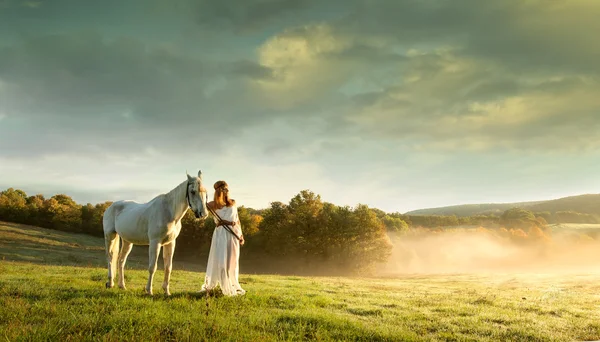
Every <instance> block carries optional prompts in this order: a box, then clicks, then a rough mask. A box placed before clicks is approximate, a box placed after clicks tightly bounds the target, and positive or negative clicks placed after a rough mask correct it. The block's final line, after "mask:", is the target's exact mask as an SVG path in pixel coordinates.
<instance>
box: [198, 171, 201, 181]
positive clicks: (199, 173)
mask: <svg viewBox="0 0 600 342" xmlns="http://www.w3.org/2000/svg"><path fill="white" fill-rule="evenodd" d="M198 178H200V180H202V170H198Z"/></svg>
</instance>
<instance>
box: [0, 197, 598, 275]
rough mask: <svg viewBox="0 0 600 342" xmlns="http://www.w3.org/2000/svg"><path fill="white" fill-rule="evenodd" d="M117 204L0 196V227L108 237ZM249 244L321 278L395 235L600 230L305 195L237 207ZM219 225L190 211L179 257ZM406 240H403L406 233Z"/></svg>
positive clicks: (359, 263)
mask: <svg viewBox="0 0 600 342" xmlns="http://www.w3.org/2000/svg"><path fill="white" fill-rule="evenodd" d="M110 204H111V202H104V203H98V204H95V205H93V204H91V203H87V204H85V205H81V204H78V203H76V202H75V201H74V200H73V199H72V198H71V197H70V196H68V195H65V194H57V195H54V196H52V197H50V198H45V197H44V196H43V195H41V194H37V195H33V196H28V195H27V194H26V193H25V192H24V191H22V190H18V189H13V188H9V189H7V190H4V191H2V192H1V193H0V220H3V221H9V222H14V223H22V224H29V225H35V226H39V227H44V228H50V229H57V230H62V231H66V232H72V233H84V234H90V235H93V236H98V237H103V229H102V216H103V214H104V211H105V210H106V208H108V206H109V205H110ZM238 211H239V216H240V221H241V224H242V229H243V232H244V236H245V238H246V245H245V246H244V247H243V248H244V253H245V255H244V260H247V261H249V262H252V263H254V264H256V265H259V264H260V265H261V266H260V268H261V269H265V268H273V270H274V271H276V270H281V269H285V268H293V269H294V270H295V271H298V270H307V271H311V272H312V273H315V271H318V270H319V269H322V270H324V271H325V270H327V273H328V274H331V273H332V272H331V270H336V271H339V272H340V273H348V272H350V271H351V270H353V271H357V272H365V271H368V270H370V269H372V268H373V267H375V265H377V264H378V263H381V262H385V261H386V260H387V258H388V257H389V255H390V253H391V250H392V243H391V241H390V239H389V234H388V233H390V232H394V233H406V232H409V231H410V230H411V229H417V228H418V229H435V228H440V227H453V226H485V227H488V228H489V227H492V228H494V227H495V228H501V227H506V228H509V229H510V228H519V227H530V226H537V227H540V228H544V227H545V226H546V224H547V223H598V220H597V218H596V217H595V216H593V215H590V214H581V213H576V212H570V211H558V212H555V213H550V212H542V213H533V212H530V211H527V210H524V209H520V208H512V209H509V210H506V211H505V212H504V213H503V214H502V215H500V216H495V215H476V216H467V217H457V216H455V215H449V216H441V215H425V216H421V215H403V214H401V213H386V212H384V211H382V210H379V209H376V208H369V207H368V206H366V205H357V206H356V207H348V206H338V205H335V204H332V203H328V202H324V201H322V200H321V197H320V196H319V195H317V194H315V193H313V192H311V191H309V190H303V191H301V192H299V193H298V194H297V195H296V196H294V197H293V198H291V199H290V201H289V202H288V203H283V202H272V203H271V204H270V206H269V207H268V208H265V209H261V210H256V209H252V208H247V207H244V206H240V207H239V208H238ZM214 228H215V224H214V221H213V219H212V218H208V219H206V220H198V219H196V218H195V217H194V215H193V214H192V213H191V211H188V212H187V213H186V215H185V216H184V218H183V220H182V230H181V234H180V237H179V238H178V240H177V249H176V254H178V255H179V256H180V257H186V256H189V257H199V256H205V255H207V254H208V250H209V248H210V241H211V237H212V233H213V230H214ZM400 235H401V234H400Z"/></svg>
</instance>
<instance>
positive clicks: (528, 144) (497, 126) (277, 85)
mask: <svg viewBox="0 0 600 342" xmlns="http://www.w3.org/2000/svg"><path fill="white" fill-rule="evenodd" d="M590 12H592V13H600V5H598V3H597V2H590V1H575V2H572V3H571V2H568V3H567V2H564V1H554V2H552V3H551V4H548V3H547V2H543V1H530V2H526V3H523V2H518V1H507V2H505V3H503V4H494V3H486V2H475V1H470V0H463V1H458V2H456V3H455V2H452V3H451V4H450V3H444V2H434V1H423V2H416V1H380V2H378V6H366V5H365V6H362V5H358V6H356V7H355V8H354V10H353V11H351V13H350V14H349V15H347V16H343V17H342V19H335V20H329V21H325V22H321V23H318V24H310V25H304V26H301V27H297V28H290V29H286V30H284V31H282V32H281V33H280V34H277V35H275V36H274V37H272V38H271V39H269V40H267V41H266V42H265V43H264V44H263V45H262V46H261V47H260V49H259V50H258V51H259V53H258V55H259V63H260V64H261V65H263V66H266V67H268V68H269V69H271V70H272V71H273V75H274V77H273V78H272V79H268V80H259V81H257V82H256V87H257V88H258V89H259V93H261V94H262V96H263V98H262V100H263V101H265V102H266V103H268V105H270V106H272V107H273V108H278V109H287V110H289V109H292V108H301V107H303V106H310V104H311V103H319V104H320V105H321V106H320V111H319V114H320V115H325V116H328V117H329V119H328V120H329V122H330V123H331V126H336V125H339V126H342V127H346V128H349V127H352V128H354V129H353V131H355V132H359V134H363V135H365V136H368V137H370V138H371V139H381V138H382V137H386V138H393V139H396V140H397V141H398V143H399V144H403V145H404V146H409V147H412V148H414V149H415V150H417V151H423V150H424V149H430V150H448V151H456V150H465V151H480V152H483V151H493V150H498V149H512V150H516V151H572V152H573V151H577V150H580V149H593V148H596V147H597V146H598V144H599V143H600V135H599V134H598V133H596V132H597V131H598V128H600V120H599V119H598V116H597V114H598V112H599V111H600V103H599V102H598V101H597V100H596V98H597V97H596V96H595V95H594V94H596V93H598V91H599V90H600V88H599V83H598V82H599V80H600V75H598V73H597V72H598V71H600V69H598V68H597V67H596V62H595V61H596V60H597V57H598V56H599V55H598V53H599V52H600V50H598V46H599V45H598V44H595V43H594V41H593V40H592V39H593V38H592V34H591V33H590V32H591V31H590V29H592V28H594V27H597V26H598V23H597V22H596V21H594V20H592V16H590V15H589V13H590ZM563 14H564V16H563ZM579 18H581V21H580V20H579ZM552 22H559V23H561V25H560V26H558V27H555V26H552V25H549V24H548V23H552ZM598 28H600V27H598ZM557 136H561V137H564V138H565V139H564V140H557V139H556V137H557ZM583 137H585V138H583Z"/></svg>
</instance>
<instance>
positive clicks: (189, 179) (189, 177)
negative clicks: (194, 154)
mask: <svg viewBox="0 0 600 342" xmlns="http://www.w3.org/2000/svg"><path fill="white" fill-rule="evenodd" d="M185 174H186V176H187V178H188V181H190V182H191V181H193V180H194V178H192V176H190V174H189V173H188V172H187V170H185Z"/></svg>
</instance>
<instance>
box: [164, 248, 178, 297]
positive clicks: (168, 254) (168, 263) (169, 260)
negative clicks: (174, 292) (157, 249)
mask: <svg viewBox="0 0 600 342" xmlns="http://www.w3.org/2000/svg"><path fill="white" fill-rule="evenodd" d="M173 253H175V240H173V241H171V243H170V244H168V245H164V246H163V261H164V264H165V280H164V281H163V285H162V288H163V290H165V294H166V295H167V296H170V295H171V292H169V279H171V269H173V267H172V266H173Z"/></svg>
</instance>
